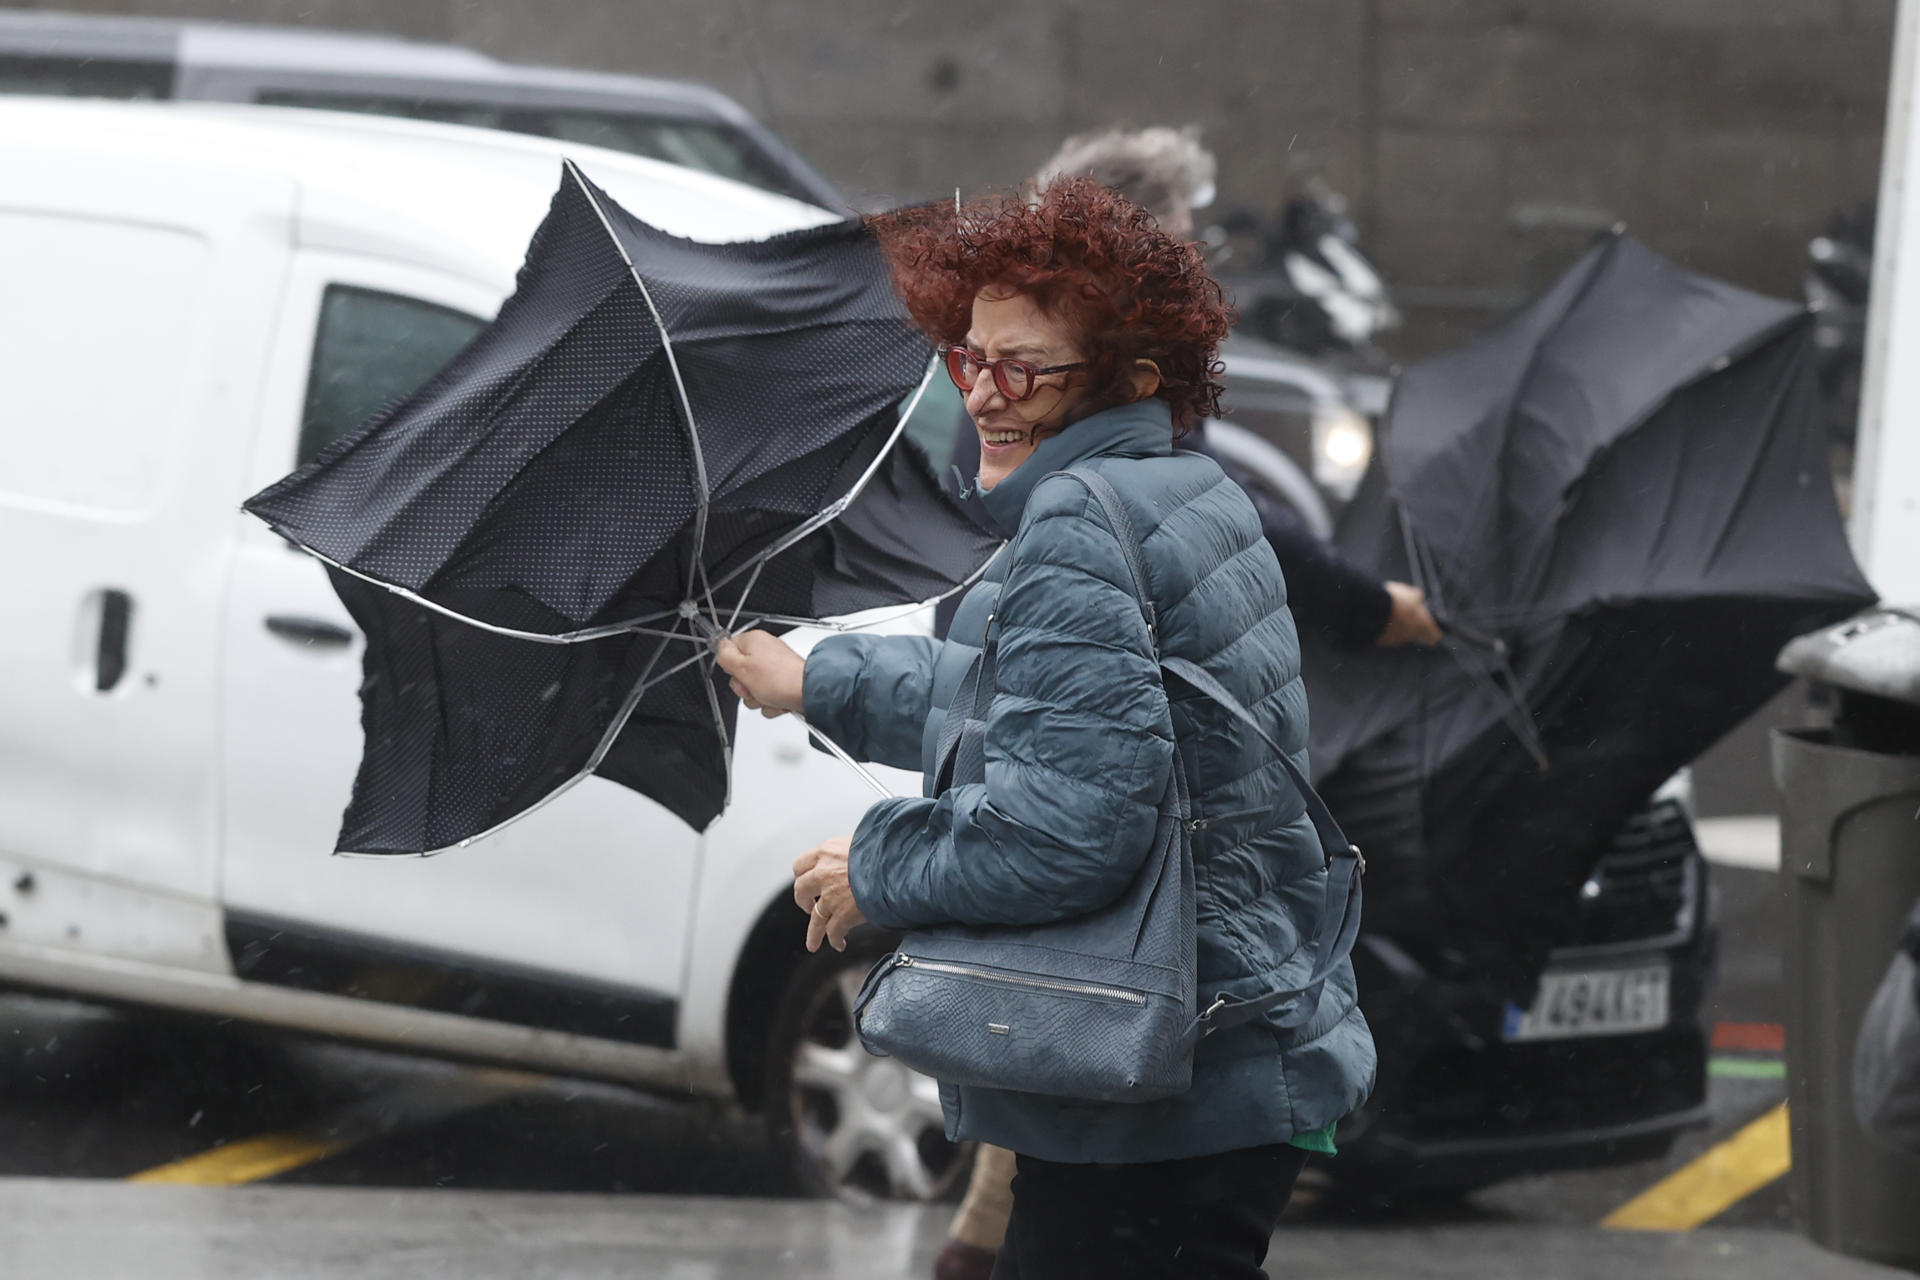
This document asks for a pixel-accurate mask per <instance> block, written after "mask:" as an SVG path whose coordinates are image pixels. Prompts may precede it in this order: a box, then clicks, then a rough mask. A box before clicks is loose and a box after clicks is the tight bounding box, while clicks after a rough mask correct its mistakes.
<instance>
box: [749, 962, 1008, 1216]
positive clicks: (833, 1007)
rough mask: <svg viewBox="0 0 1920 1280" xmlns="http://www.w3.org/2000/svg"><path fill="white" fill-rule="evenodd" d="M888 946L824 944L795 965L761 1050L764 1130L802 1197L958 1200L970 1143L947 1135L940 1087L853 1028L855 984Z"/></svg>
mask: <svg viewBox="0 0 1920 1280" xmlns="http://www.w3.org/2000/svg"><path fill="white" fill-rule="evenodd" d="M889 949H890V948H888V947H887V946H886V945H885V944H884V942H883V941H882V940H880V939H865V940H855V941H852V942H849V943H848V945H847V949H846V950H845V951H834V950H832V949H831V948H827V947H823V948H821V949H820V950H819V951H818V952H816V953H815V954H813V955H810V956H807V957H806V958H805V959H804V960H802V961H801V963H800V966H799V968H798V969H796V970H795V971H794V975H793V979H792V981H790V982H789V983H788V984H787V993H786V996H785V998H784V999H783V1000H782V1001H781V1005H780V1011H779V1014H778V1016H777V1018H776V1019H775V1022H774V1030H773V1038H772V1040H771V1042H770V1043H769V1044H768V1046H767V1085H766V1118H767V1126H768V1128H769V1130H770V1131H771V1132H772V1134H773V1138H774V1141H775V1143H776V1144H777V1145H778V1146H779V1147H780V1149H781V1152H782V1154H783V1155H784V1156H785V1158H786V1160H787V1163H788V1166H789V1167H790V1169H791V1170H792V1172H793V1176H794V1178H795V1179H796V1180H797V1181H798V1183H799V1184H800V1187H801V1189H802V1190H804V1191H805V1192H806V1193H807V1194H809V1195H814V1196H829V1197H834V1198H837V1199H841V1200H849V1201H853V1202H856V1203H866V1202H870V1201H873V1200H880V1199H887V1200H920V1201H927V1200H946V1199H956V1198H958V1196H959V1195H960V1193H961V1192H962V1191H964V1190H965V1188H966V1180H967V1172H968V1169H969V1168H970V1167H971V1165H972V1163H973V1149H972V1144H970V1143H966V1144H960V1145H955V1144H954V1143H951V1142H948V1141H947V1137H946V1121H945V1118H944V1117H943V1116H942V1115H941V1111H940V1092H939V1086H937V1085H936V1084H935V1083H934V1082H933V1080H932V1079H931V1078H930V1077H927V1076H923V1075H921V1074H919V1073H918V1072H916V1071H909V1070H908V1069H907V1068H905V1067H903V1066H901V1065H900V1064H899V1063H897V1062H895V1061H894V1060H893V1059H891V1058H876V1057H874V1056H872V1055H871V1054H869V1053H868V1052H867V1051H866V1050H865V1049H864V1048H862V1047H861V1045H860V1037H859V1036H858V1035H856V1034H854V1030H853V1002H854V999H855V997H857V996H858V995H859V993H860V984H861V982H862V981H863V980H865V978H866V976H867V971H868V970H869V969H871V968H872V967H873V965H874V963H875V962H876V961H878V960H879V959H880V958H881V957H882V956H884V955H886V954H887V952H888V950H889Z"/></svg>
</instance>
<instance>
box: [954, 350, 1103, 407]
mask: <svg viewBox="0 0 1920 1280" xmlns="http://www.w3.org/2000/svg"><path fill="white" fill-rule="evenodd" d="M1086 363H1087V362H1086V361H1085V360H1075V361H1074V362H1073V363H1072V364H1056V365H1049V366H1048V367H1047V368H1045V369H1036V368H1035V367H1034V366H1033V365H1031V364H1028V363H1027V362H1026V361H1025V360H1014V359H1010V358H1009V359H1005V360H988V359H985V358H983V357H981V356H977V355H975V354H973V352H971V351H969V350H967V349H966V348H965V347H948V348H947V376H948V377H950V378H952V379H953V385H954V386H956V387H958V388H960V389H961V390H962V391H971V390H973V384H974V383H976V382H978V381H980V372H981V370H983V369H991V370H992V371H993V385H994V386H996V387H998V388H999V389H1000V394H1001V395H1003V396H1005V397H1006V398H1007V399H1009V400H1012V401H1014V402H1015V403H1018V402H1020V401H1022V400H1031V399H1033V396H1034V393H1035V392H1037V391H1039V390H1040V379H1041V378H1044V377H1045V376H1046V375H1048V374H1050V373H1065V372H1067V371H1068V370H1069V369H1079V368H1083V367H1084V366H1085V365H1086Z"/></svg>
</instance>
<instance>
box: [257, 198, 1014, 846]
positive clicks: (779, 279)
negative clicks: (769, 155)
mask: <svg viewBox="0 0 1920 1280" xmlns="http://www.w3.org/2000/svg"><path fill="white" fill-rule="evenodd" d="M928 370H929V363H928V350H927V346H926V343H925V341H924V339H922V338H921V337H920V336H919V335H918V334H917V333H915V332H914V331H913V329H912V328H911V327H910V325H909V323H908V321H907V319H906V317H905V314H904V311H903V309H902V308H901V306H900V304H899V302H898V301H897V299H896V298H895V296H894V294H893V291H892V288H891V287H890V285H889V282H888V277H887V271H886V267H885V263H884V262H883V260H882V259H881V256H880V254H879V252H878V248H877V246H876V245H875V244H874V242H873V240H872V239H871V237H870V236H869V234H868V233H867V232H866V231H865V230H864V228H862V227H861V226H860V225H859V224H858V223H853V222H848V223H836V224H833V225H830V226H824V227H819V228H814V229H811V230H805V231H797V232H792V233H790V234H786V235H782V236H776V237H774V238H772V239H769V240H764V241H754V242H747V243H736V244H720V245H715V244H704V243H699V242H695V241H691V240H685V239H682V238H680V237H677V236H673V235H669V234H667V233H666V232H663V231H660V230H659V229H657V228H654V227H651V226H648V225H647V224H646V223H643V222H641V221H639V220H638V219H636V218H634V217H633V216H631V215H630V214H628V213H627V212H626V211H625V210H623V209H621V208H620V207H619V206H618V205H617V204H615V203H614V202H613V200H612V199H610V198H609V197H608V196H607V195H606V193H605V192H603V191H601V190H599V189H598V188H597V187H595V186H594V185H593V184H592V183H591V182H589V181H587V179H586V178H585V177H584V176H583V175H582V174H581V173H580V171H579V170H578V169H577V168H575V167H574V166H573V165H572V164H571V163H568V164H566V165H565V166H564V170H563V173H562V178H561V185H560V189H559V191H558V193H557V194H556V195H555V196H554V200H553V205H552V208H551V209H550V210H549V212H548V215H547V217H546V220H545V221H544V222H543V223H542V224H541V226H540V228H539V230H538V231H537V232H536V233H535V235H534V238H533V242H532V244H531V246H530V247H529V250H528V255H527V261H526V264H525V266H523V267H522V269H521V272H520V276H519V281H518V287H517V289H516V291H515V293H514V294H513V296H512V297H511V298H509V299H508V300H507V301H506V303H505V304H504V305H503V306H502V308H501V310H500V314H499V316H498V317H497V318H496V319H495V320H494V322H493V323H492V324H491V325H490V326H488V328H487V329H486V330H484V331H483V332H482V333H481V334H480V335H479V336H478V337H476V338H475V339H474V341H473V343H472V345H470V346H469V347H468V348H467V349H466V350H465V351H463V352H462V353H461V354H460V355H459V356H457V357H455V359H454V360H453V361H452V363H450V364H449V365H448V366H447V367H446V368H445V369H444V370H442V371H441V372H440V373H439V374H438V375H436V376H435V377H434V378H433V379H432V380H431V381H430V382H429V383H428V384H427V385H426V386H425V387H423V388H421V390H420V391H418V392H417V393H415V394H414V395H413V396H412V397H410V398H409V399H407V400H405V401H404V402H402V403H400V404H399V405H397V406H395V407H393V408H391V409H389V410H387V411H385V412H383V413H382V414H380V415H378V416H376V417H375V418H374V419H373V420H372V421H370V422H369V423H367V424H366V425H365V426H364V427H362V428H361V429H360V430H359V431H358V432H356V433H355V434H353V435H352V436H350V437H348V438H346V439H345V440H342V441H340V442H339V443H338V444H336V445H335V446H334V447H332V448H330V449H329V450H327V451H326V452H325V453H323V454H322V455H321V456H320V457H318V458H316V459H315V460H314V461H313V462H312V463H310V464H308V465H307V466H305V467H303V468H302V469H301V470H299V471H297V472H295V473H294V474H293V475H291V476H289V477H288V478H286V479H285V480H282V481H281V482H280V483H278V484H276V485H274V486H273V487H271V488H269V489H267V490H265V491H264V492H262V493H260V494H258V495H256V496H255V497H254V498H252V499H251V500H249V501H248V502H247V504H246V508H247V510H249V511H251V512H253V514H255V515H257V516H259V517H260V518H261V519H263V520H265V521H267V522H268V523H269V524H271V525H272V526H273V527H274V528H275V529H276V530H277V531H279V532H280V533H281V534H283V535H284V536H286V537H288V538H289V539H291V540H293V541H294V542H296V543H298V544H299V545H301V546H303V547H305V548H307V549H308V550H309V551H311V552H313V553H314V554H315V555H317V556H319V557H320V558H321V559H322V560H324V561H325V562H326V563H327V564H328V566H329V572H330V573H331V575H332V578H333V583H334V586H335V589H336V590H337V591H338V592H339V594H340V596H341V598H342V600H343V601H344V602H345V603H346V605H347V607H348V609H349V610H350V611H351V612H352V614H353V616H354V618H355V620H356V621H357V622H358V623H359V624H360V626H361V627H362V628H363V629H364V631H365V633H366V636H367V651H366V679H365V682H364V684H363V686H362V691H361V693H362V719H363V725H364V728H365V731H366V752H365V755H364V757H363V759H362V762H361V768H360V773H359V776H358V778H357V780H356V782H355V785H354V792H353V798H352V801H351V803H350V804H349V805H348V808H347V812H346V815H345V818H344V820H343V825H342V830H341V834H340V841H339V847H340V848H341V849H342V850H351V851H355V852H368V853H419V852H426V851H431V850H436V849H441V848H445V847H447V846H449V845H453V844H458V843H460V842H462V841H465V840H468V839H471V838H473V837H475V836H478V835H481V834H484V833H486V832H488V831H490V830H493V829H494V828H496V827H498V826H500V825H502V824H503V823H505V822H507V821H510V820H512V819H513V818H515V817H518V816H520V815H522V814H524V813H526V812H528V811H529V810H531V809H532V808H533V807H535V806H537V805H539V804H541V803H543V802H544V801H546V800H547V799H549V798H551V797H552V796H554V795H556V794H558V792H559V791H561V790H562V789H564V788H565V787H566V786H568V785H570V784H571V783H573V782H574V781H576V780H578V779H580V778H583V777H586V776H587V775H589V774H595V773H597V774H599V775H601V776H603V777H607V778H611V779H613V780H614V781H617V782H621V783H624V784H625V785H627V786H630V787H633V788H634V789H635V790H638V791H640V792H641V793H643V794H645V795H647V796H650V797H652V798H653V799H655V800H658V801H659V802H660V803H661V804H663V805H665V806H666V807H667V808H669V809H671V810H672V811H673V812H674V813H676V814H678V815H679V816H680V817H682V818H683V819H685V820H686V821H687V822H689V823H690V824H692V825H693V826H695V827H698V828H704V827H705V826H706V825H707V824H708V823H709V822H711V821H712V820H713V818H714V817H715V816H717V815H718V813H719V812H720V810H721V808H722V807H723V806H724V805H725V803H726V796H727V775H728V765H729V752H728V743H729V741H730V739H731V735H732V730H733V724H734V717H735V714H736V711H737V706H736V703H735V701H734V699H733V697H732V695H731V693H730V692H729V691H728V688H727V681H726V678H725V676H724V674H721V673H718V672H716V670H715V669H714V666H713V662H712V640H713V639H714V638H715V637H716V636H718V635H719V634H721V633H723V632H726V631H730V630H734V629H736V628H739V627H743V626H747V625H757V626H766V627H771V628H773V629H776V630H778V629H781V628H784V627H789V626H794V625H802V624H815V623H818V622H819V621H820V620H821V619H824V618H829V617H835V616H840V615H844V614H848V613H852V612H856V611H861V610H866V609H871V608H875V607H878V606H883V605H890V604H910V603H913V602H919V601H924V600H927V599H931V598H934V597H937V596H939V595H942V594H944V593H946V592H948V591H951V590H953V589H955V587H957V586H958V585H960V584H962V583H964V582H966V581H967V580H969V579H970V577H971V576H972V575H973V574H975V573H976V572H977V571H978V569H979V568H980V567H981V566H982V565H983V564H984V563H985V561H986V559H987V558H988V557H989V556H990V555H991V554H992V551H993V549H994V545H995V544H994V543H993V542H992V541H991V540H989V539H988V538H987V537H986V535H984V534H982V533H981V532H980V531H979V529H978V528H977V527H976V526H975V525H974V524H973V523H972V522H970V521H969V520H967V519H966V518H965V516H964V515H962V514H961V513H960V512H959V511H958V509H957V508H956V507H955V506H954V504H953V503H952V501H951V500H950V499H948V498H947V497H946V496H945V495H944V494H943V492H942V490H941V486H940V485H939V484H938V482H937V481H936V480H935V478H934V477H933V475H932V473H931V470H930V468H929V467H928V466H927V465H926V463H925V461H924V459H923V458H921V457H920V456H919V455H918V454H917V452H916V451H915V450H914V449H913V448H912V447H911V446H910V445H909V444H908V443H907V442H906V441H904V440H903V439H902V436H901V431H900V427H899V423H900V420H901V418H902V417H903V415H902V414H900V413H898V412H897V411H896V406H898V405H899V404H900V402H901V401H902V399H903V398H905V397H907V396H908V395H909V393H912V392H914V390H915V387H916V384H917V383H923V380H924V378H925V377H927V376H930V374H929V373H928Z"/></svg>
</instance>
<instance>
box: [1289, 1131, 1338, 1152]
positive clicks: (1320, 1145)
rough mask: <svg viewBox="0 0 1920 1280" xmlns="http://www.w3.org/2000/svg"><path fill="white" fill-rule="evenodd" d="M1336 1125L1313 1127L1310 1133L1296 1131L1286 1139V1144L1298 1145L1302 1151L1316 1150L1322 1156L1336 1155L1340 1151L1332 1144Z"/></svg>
mask: <svg viewBox="0 0 1920 1280" xmlns="http://www.w3.org/2000/svg"><path fill="white" fill-rule="evenodd" d="M1336 1127H1337V1126H1335V1125H1328V1126H1327V1127H1326V1128H1324V1129H1315V1130H1314V1131H1313V1132H1312V1133H1296V1134H1294V1135H1293V1136H1292V1137H1291V1138H1288V1139H1287V1145H1288V1146H1290V1147H1298V1148H1300V1149H1301V1150H1302V1151H1317V1152H1319V1153H1320V1154H1321V1155H1323V1156H1337V1155H1339V1154H1340V1152H1339V1150H1338V1149H1337V1148H1336V1147H1335V1146H1334V1145H1333V1131H1334V1129H1335V1128H1336Z"/></svg>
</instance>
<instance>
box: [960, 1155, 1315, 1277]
mask: <svg viewBox="0 0 1920 1280" xmlns="http://www.w3.org/2000/svg"><path fill="white" fill-rule="evenodd" d="M1306 1160H1307V1153H1306V1152H1304V1151H1302V1150H1300V1149H1299V1148H1298V1147H1290V1146H1271V1147H1249V1148H1247V1149H1246V1150H1243V1151H1224V1152H1221V1153H1220V1154H1218V1155H1211V1156H1196V1157H1194V1158H1193V1159H1191V1160H1168V1161H1164V1162H1162V1163H1159V1164H1055V1163H1053V1162H1052V1161H1049V1160H1035V1159H1034V1158H1032V1157H1031V1156H1021V1157H1019V1161H1018V1165H1019V1175H1018V1176H1017V1177H1015V1178H1014V1180H1013V1218H1012V1220H1011V1221H1010V1222H1008V1224H1007V1241H1006V1243H1005V1244H1004V1245H1002V1246H1001V1247H1000V1257H999V1261H998V1262H997V1263H996V1264H995V1265H994V1269H993V1280H1081V1278H1082V1277H1085V1278H1086V1280H1135V1278H1136V1277H1137V1278H1138V1280H1147V1277H1152V1278H1153V1280H1163V1278H1164V1280H1171V1278H1173V1277H1178V1280H1243V1278H1244V1280H1263V1278H1264V1276H1265V1274H1266V1273H1265V1272H1263V1271H1262V1270H1261V1269H1260V1264H1261V1263H1262V1262H1264V1261H1265V1260H1266V1257H1267V1242H1268V1241H1269V1240H1270V1239H1271V1238H1272V1236H1273V1228H1274V1225H1275V1224H1276V1223H1277V1222H1278V1221H1279V1220H1280V1210H1282V1209H1283V1208H1285V1207H1286V1204H1287V1197H1288V1196H1290V1195H1292V1194H1293V1184H1294V1181H1295V1179H1297V1178H1299V1176H1300V1170H1301V1168H1302V1166H1304V1165H1305V1164H1306Z"/></svg>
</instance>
